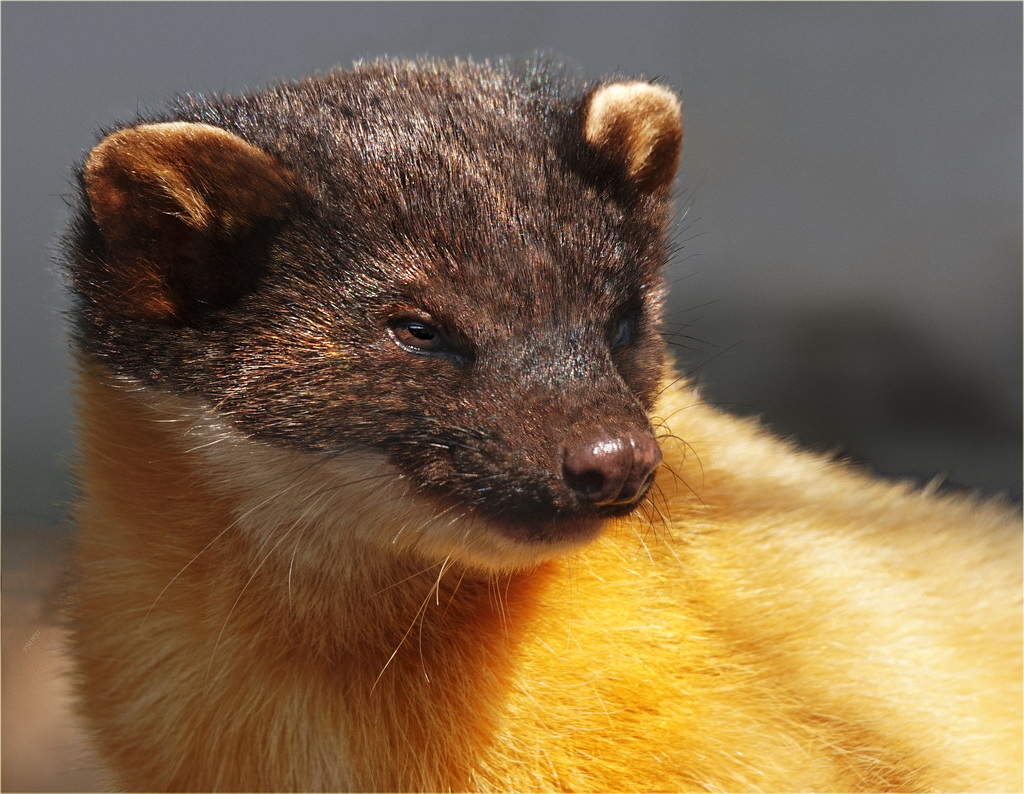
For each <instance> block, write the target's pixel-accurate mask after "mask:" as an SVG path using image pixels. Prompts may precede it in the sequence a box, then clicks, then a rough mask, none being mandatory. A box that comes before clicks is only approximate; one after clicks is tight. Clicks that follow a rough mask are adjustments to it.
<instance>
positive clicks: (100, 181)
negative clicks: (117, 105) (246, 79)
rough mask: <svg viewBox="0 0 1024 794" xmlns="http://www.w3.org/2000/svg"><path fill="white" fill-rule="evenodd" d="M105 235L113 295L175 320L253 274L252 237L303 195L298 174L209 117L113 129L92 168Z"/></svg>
mask: <svg viewBox="0 0 1024 794" xmlns="http://www.w3.org/2000/svg"><path fill="white" fill-rule="evenodd" d="M83 181H84V186H85V193H86V196H87V198H88V203H89V209H90V211H91V214H92V217H93V219H94V220H95V222H96V225H97V226H98V227H99V230H100V234H101V236H102V238H103V240H104V242H105V244H106V245H105V251H104V255H103V274H102V275H103V279H104V283H103V284H102V285H97V287H98V288H99V287H101V288H102V292H103V300H104V301H106V302H107V303H108V304H112V305H109V306H108V308H110V309H111V310H113V311H115V312H118V313H120V314H123V315H126V316H132V317H136V318H139V319H147V320H157V321H173V320H181V319H184V318H185V315H187V314H189V313H190V312H191V311H193V310H195V309H196V308H198V307H202V306H211V305H217V304H220V303H223V302H224V301H225V300H227V298H228V296H229V295H230V294H232V293H233V292H234V291H236V290H237V289H238V287H239V285H240V284H242V283H245V282H247V280H248V276H251V269H252V266H253V265H252V263H251V261H249V259H251V257H247V253H249V252H250V249H251V246H250V245H247V243H248V242H249V241H250V240H251V239H252V238H253V236H254V235H257V234H258V233H260V232H261V231H264V232H265V230H266V228H267V222H268V221H269V222H274V221H280V220H282V219H283V218H284V217H285V215H286V214H287V213H288V212H289V211H290V209H291V208H292V207H293V205H294V204H295V201H296V200H297V198H298V196H299V188H298V185H297V182H296V179H295V177H294V175H293V174H292V173H291V172H290V171H289V170H288V169H286V168H285V167H284V166H283V165H281V164H280V163H279V162H278V161H277V160H276V159H275V158H274V157H272V156H271V155H269V154H267V153H266V152H264V151H262V150H261V149H258V148H256V147H255V146H253V145H252V144H249V143H247V142H246V141H244V140H242V139H241V138H239V137H238V136H237V135H234V134H232V133H230V132H227V131H226V130H222V129H220V128H218V127H213V126H210V125H208V124H195V123H186V122H170V123H164V124H143V125H140V126H138V127H130V128H128V129H124V130H120V131H118V132H115V133H112V134H111V135H110V136H108V137H107V138H105V139H104V140H103V141H102V142H100V143H99V145H97V146H96V147H95V148H94V149H93V150H92V152H90V154H89V156H88V158H87V159H86V162H85V169H84V173H83Z"/></svg>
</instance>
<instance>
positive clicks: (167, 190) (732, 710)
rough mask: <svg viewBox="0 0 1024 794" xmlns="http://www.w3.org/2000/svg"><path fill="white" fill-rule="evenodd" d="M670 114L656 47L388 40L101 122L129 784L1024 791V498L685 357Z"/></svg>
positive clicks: (109, 552)
mask: <svg viewBox="0 0 1024 794" xmlns="http://www.w3.org/2000/svg"><path fill="white" fill-rule="evenodd" d="M681 134H682V127H681V121H680V117H679V105H678V102H677V100H676V99H675V97H674V96H673V95H672V94H671V93H670V92H668V91H667V90H666V89H664V88H661V87H659V86H652V85H649V84H646V83H637V82H620V83H609V84H598V85H594V86H585V85H580V84H576V83H574V82H573V81H572V80H568V79H566V78H564V77H562V76H559V75H556V74H554V73H553V71H552V70H551V68H550V67H549V66H546V65H540V66H527V67H522V68H519V69H516V68H511V67H506V66H498V67H488V66H483V67H481V66H472V65H465V64H461V65H460V64H443V63H433V62H430V63H421V64H418V65H413V64H395V63H382V64H375V65H370V66H363V67H359V68H357V69H356V70H354V71H353V72H349V73H339V74H336V75H332V76H328V77H326V78H319V79H315V80H311V81H306V82H304V83H300V84H295V85H291V86H282V87H279V88H276V89H273V90H271V91H268V92H264V93H262V94H259V95H255V96H254V97H244V98H242V99H240V100H231V99H228V98H225V99H222V100H216V101H211V102H207V101H196V102H185V103H182V104H181V105H180V106H179V107H178V108H177V109H176V110H175V111H174V112H173V113H172V114H170V115H169V116H167V117H160V118H153V119H146V120H143V121H141V122H139V123H136V124H132V125H129V126H126V127H124V128H122V129H120V130H117V131H115V132H113V133H111V134H110V135H109V136H107V137H106V138H105V140H104V141H103V142H102V143H101V144H100V145H99V146H98V147H97V148H96V149H94V150H93V152H92V153H91V154H90V156H89V159H88V160H87V162H86V164H85V167H84V169H83V173H82V187H83V190H82V197H83V201H82V211H81V213H80V215H79V218H78V221H77V224H76V226H75V228H74V229H73V231H72V233H71V235H70V236H69V272H70V274H71V278H72V281H73V284H74V287H75V290H76V292H77V294H78V297H79V311H78V314H77V339H78V343H79V349H80V363H81V367H80V383H79V395H78V397H79V419H80V426H81V463H80V485H81V491H82V498H81V500H80V504H79V506H78V508H77V513H76V516H77V520H78V522H79V524H80V527H81V535H80V540H79V547H78V553H77V560H76V565H77V577H78V581H77V584H76V586H75V592H74V599H73V603H72V606H71V617H72V620H73V624H74V652H75V655H76V658H77V665H78V672H79V690H80V695H81V703H82V706H81V711H82V714H83V716H84V719H85V721H86V723H87V725H88V727H89V728H90V729H91V731H92V732H93V735H94V737H95V741H96V745H97V748H98V750H99V751H100V754H101V756H102V757H103V758H104V760H105V761H106V762H107V763H108V765H109V767H110V769H111V770H112V773H113V776H114V780H115V782H116V783H117V784H118V785H120V786H122V787H125V788H128V789H152V790H156V789H166V790H200V789H206V790H343V789H353V790H371V789H372V790H407V789H408V790H449V789H451V790H468V789H472V790H555V789H558V790H765V791H770V790H856V789H868V790H934V789H946V790H954V789H960V790H965V789H972V790H981V789H987V790H1019V789H1020V787H1021V785H1022V782H1024V781H1022V777H1021V775H1022V773H1021V742H1022V736H1021V715H1020V705H1021V678H1022V668H1021V658H1020V645H1021V604H1020V588H1021V582H1020V557H1021V535H1020V524H1019V518H1018V517H1017V516H1016V515H1015V513H1014V511H1012V510H1011V509H1010V508H1008V507H1006V506H1001V505H999V504H994V503H987V504H986V503H977V502H975V501H973V500H970V499H967V498H964V497H957V496H949V495H937V494H930V493H919V492H914V491H913V490H912V489H910V488H909V487H905V486H900V485H890V484H886V483H882V482H879V481H875V480H872V479H871V478H869V477H867V476H865V475H862V474H859V473H857V472H854V471H851V470H848V469H847V468H845V467H844V466H842V465H841V464H837V463H835V462H830V461H826V460H824V459H822V458H820V457H817V456H814V455H810V454H807V453H803V452H800V451H798V450H796V449H794V448H792V447H791V446H789V445H787V444H785V443H783V442H780V441H778V440H776V439H773V438H771V437H770V436H769V435H767V434H766V433H764V432H763V431H761V430H760V429H758V428H757V427H756V425H755V424H754V423H752V422H749V421H746V420H740V419H736V418H734V417H731V416H729V415H727V414H724V413H722V412H720V411H718V410H717V409H715V408H713V407H710V406H708V405H706V404H704V403H703V402H702V401H701V400H700V398H699V396H698V395H697V394H696V393H695V391H694V390H693V388H692V387H691V386H689V385H688V384H687V383H686V381H685V380H682V379H679V378H677V377H676V376H675V375H674V374H673V373H672V372H671V369H670V366H669V365H667V364H666V363H665V361H664V357H663V354H662V350H661V343H660V340H659V337H658V322H659V311H660V304H661V300H662V293H663V288H662V282H661V278H660V272H661V268H662V266H663V265H664V262H665V259H666V256H667V253H666V251H667V240H666V231H665V226H666V222H667V218H668V200H669V190H670V186H671V181H672V177H673V175H674V173H675V167H676V157H677V154H678V149H679V143H680V139H681ZM648 417H650V418H648ZM652 422H653V426H652ZM655 439H657V442H658V443H655V441H654V440H655Z"/></svg>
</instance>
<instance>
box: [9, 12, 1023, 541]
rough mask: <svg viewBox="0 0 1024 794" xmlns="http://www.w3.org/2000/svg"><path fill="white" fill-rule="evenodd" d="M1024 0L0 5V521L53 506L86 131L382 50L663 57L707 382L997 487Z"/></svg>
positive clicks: (685, 257) (44, 515) (911, 463)
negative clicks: (74, 205) (72, 245)
mask: <svg viewBox="0 0 1024 794" xmlns="http://www.w3.org/2000/svg"><path fill="white" fill-rule="evenodd" d="M1021 8H1022V7H1021V5H1020V4H1019V3H995V4H986V3H965V4H957V3H941V4H921V3H913V4H899V3H896V4H893V3H871V4H844V3H824V4H814V3H795V4H785V5H778V4H772V3H757V4H734V3H728V4H703V3H683V4H671V3H668V4H661V3H659V4H645V3H622V4H619V3H601V4H586V3H572V4H561V3H553V4H548V3H527V4H503V3H485V4H469V3H458V4H433V3H416V4H399V3H386V4H376V3H374V4H360V3H342V4H330V3H312V4H304V3H284V4H273V3H271V4H248V3H227V4H219V3H212V4H207V3H183V4H176V3H155V4H150V3H141V4H131V3H129V4H121V3H117V4H104V3H86V4H63V3H39V4H36V3H26V4H23V3H4V4H3V6H2V11H0V13H2V111H3V112H2V124H3V126H2V131H3V134H2V149H3V151H2V157H3V171H2V179H3V203H2V224H3V235H2V255H3V270H2V276H3V282H2V284H3V291H2V303H3V305H2V346H3V350H2V355H3V359H2V361H3V370H2V376H3V377H2V406H3V444H2V446H3V460H2V476H3V482H2V505H3V522H4V530H5V539H6V538H7V537H8V534H9V532H10V531H11V530H13V529H17V528H24V529H30V528H31V529H39V528H44V527H53V526H57V525H59V524H60V523H61V521H62V520H63V516H64V515H65V507H64V504H65V502H66V501H67V500H68V498H69V497H70V496H71V493H72V490H71V486H70V484H69V463H70V461H71V459H72V454H73V441H72V432H71V427H72V418H71V399H70V395H69V387H70V368H69V365H70V359H69V355H68V351H67V347H66V343H65V340H64V321H63V318H62V316H61V312H62V311H63V310H64V309H65V308H66V306H67V301H66V299H65V296H64V294H63V290H62V287H61V285H60V280H59V277H58V275H57V273H56V268H55V265H54V264H53V260H52V253H53V246H54V240H55V236H56V235H57V233H58V232H59V230H60V229H61V227H62V226H63V224H64V223H65V219H66V208H65V204H64V196H65V195H66V194H67V192H68V190H69V182H70V170H69V166H70V164H71V163H72V162H73V161H76V160H79V159H81V158H82V157H83V156H84V154H85V152H86V151H87V150H88V149H89V148H90V147H91V146H92V145H93V144H94V142H95V137H94V133H95V131H96V130H97V129H98V128H100V127H101V126H103V125H106V124H110V123H112V122H113V121H115V120H118V119H124V118H127V117H131V116H132V115H133V114H134V113H135V112H136V110H137V109H141V108H146V107H155V106H158V105H159V104H160V103H161V102H163V101H164V100H166V99H168V98H170V97H171V96H172V95H173V94H175V93H176V92H178V91H182V90H193V91H203V92H213V91H231V92H237V91H240V90H243V89H245V88H258V87H261V86H264V85H266V84H267V83H269V82H271V81H273V80H276V79H280V78H297V77H301V76H303V75H306V74H308V73H310V72H313V71H315V70H323V69H327V68H329V67H331V66H334V65H337V64H342V65H349V64H351V62H352V61H354V60H356V59H359V58H364V57H374V56H378V55H384V54H387V55H392V56H416V55H421V54H430V55H435V56H455V55H458V56H472V57H473V58H475V59H484V58H493V57H497V56H502V55H509V54H510V55H528V54H530V53H531V52H533V51H535V50H538V49H539V50H544V51H548V52H552V53H555V54H557V55H559V56H561V57H564V58H565V59H566V60H567V61H568V62H569V63H571V64H572V65H574V66H576V67H579V68H580V69H581V70H582V71H584V72H585V73H588V74H591V75H594V76H597V75H601V74H603V73H608V72H623V73H626V74H643V75H646V76H651V77H653V76H658V77H661V78H663V79H664V80H665V81H666V82H667V83H669V84H671V85H672V86H674V87H675V88H676V89H678V91H679V92H680V94H681V95H682V97H683V101H684V114H685V120H686V139H685V144H684V153H683V163H682V170H681V174H680V178H679V180H678V188H677V192H678V202H679V210H680V216H681V220H680V222H679V224H678V235H679V240H680V242H681V243H682V248H681V250H680V252H679V253H678V255H677V256H676V259H675V262H674V264H673V270H672V280H673V282H674V283H673V297H672V304H671V307H670V312H671V314H670V316H669V320H670V323H672V324H673V325H672V326H671V330H672V331H674V332H675V335H674V340H675V341H676V342H680V343H682V345H683V346H680V347H678V349H677V356H678V359H679V361H680V363H681V364H683V365H684V366H685V367H686V368H687V369H688V370H690V371H692V372H693V374H694V376H695V377H696V378H698V379H699V380H700V381H701V382H702V383H703V384H704V388H705V393H706V394H707V396H708V398H709V399H710V400H712V401H714V402H717V403H720V404H723V405H726V406H728V407H730V409H732V410H735V411H738V412H741V413H751V414H760V415H763V416H764V417H765V418H766V420H767V421H768V422H769V423H770V424H771V425H772V426H774V427H775V428H777V429H778V430H779V431H780V432H782V433H785V434H789V435H795V436H796V437H798V438H800V439H801V440H802V441H803V442H804V443H806V444H810V445H812V446H816V447H818V448H822V449H832V450H842V451H844V452H845V453H846V454H847V455H849V456H850V457H852V458H854V459H856V460H861V461H865V462H867V463H869V464H870V465H871V466H873V467H874V468H876V469H878V470H881V471H883V472H885V473H887V474H893V475H901V476H904V475H905V476H913V477H916V478H925V479H927V478H928V477H930V476H931V475H933V474H940V473H941V474H944V475H946V476H947V478H948V480H949V481H950V482H952V483H953V484H956V485H964V486H971V487H978V488H981V489H984V490H986V491H989V492H994V491H1003V492H1008V493H1010V495H1011V496H1013V497H1015V498H1019V496H1020V481H1021V305H1022V300H1021V272H1022V268H1021V184H1022V173H1021V152H1022V140H1021V118H1022V114H1021V92H1022V85H1021V60H1022V52H1021V41H1022V29H1021ZM684 214H685V217H683V216H684Z"/></svg>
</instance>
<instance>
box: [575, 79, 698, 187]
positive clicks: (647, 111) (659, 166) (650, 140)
mask: <svg viewBox="0 0 1024 794" xmlns="http://www.w3.org/2000/svg"><path fill="white" fill-rule="evenodd" d="M585 118H586V120H585V123H584V135H585V136H586V139H587V143H589V144H590V145H591V146H592V147H594V148H595V149H596V150H597V151H599V152H601V153H602V154H603V155H604V156H606V157H608V158H609V159H611V160H612V161H614V162H617V163H620V164H622V166H623V167H624V169H625V172H626V175H627V178H628V179H629V180H630V181H631V182H632V183H633V184H634V185H636V187H637V188H638V189H640V190H642V191H645V192H654V191H656V190H659V189H662V188H667V187H668V186H669V185H670V184H671V183H672V180H673V179H674V178H675V175H676V167H677V166H678V165H679V151H680V148H681V146H682V143H683V116H682V105H681V103H680V102H679V99H678V98H677V97H676V95H675V94H673V93H672V92H671V91H669V90H668V89H667V88H663V87H661V86H658V85H651V84H650V83H641V82H628V83H612V84H610V85H605V86H602V87H601V88H598V89H597V90H596V91H595V92H594V93H593V94H592V95H591V97H590V101H589V102H588V104H587V108H586V116H585Z"/></svg>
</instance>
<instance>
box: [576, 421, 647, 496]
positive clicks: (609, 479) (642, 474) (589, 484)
mask: <svg viewBox="0 0 1024 794" xmlns="http://www.w3.org/2000/svg"><path fill="white" fill-rule="evenodd" d="M660 463H661V449H659V448H658V442H657V441H655V440H654V438H653V437H652V436H650V435H647V434H643V433H628V434H626V435H621V436H614V435H608V436H604V437H598V438H590V439H587V440H585V441H583V442H582V443H578V444H575V445H573V446H570V447H567V448H566V450H565V460H564V462H563V464H562V471H563V476H564V477H565V482H566V484H567V485H568V486H569V487H570V488H571V489H572V490H573V491H574V492H575V493H576V495H577V496H578V497H579V498H581V499H583V500H585V501H588V502H591V503H593V504H595V505H617V504H629V503H630V502H634V501H636V499H637V498H638V497H639V496H640V495H641V494H642V493H643V491H644V489H645V488H646V487H647V485H648V483H649V482H650V479H651V477H652V475H653V474H654V470H655V469H656V468H658V465H659V464H660Z"/></svg>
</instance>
